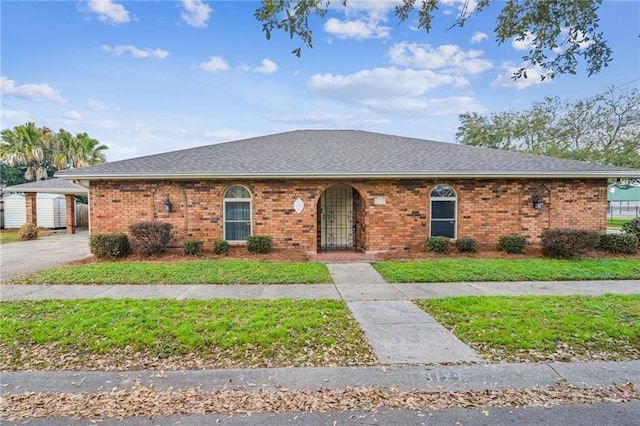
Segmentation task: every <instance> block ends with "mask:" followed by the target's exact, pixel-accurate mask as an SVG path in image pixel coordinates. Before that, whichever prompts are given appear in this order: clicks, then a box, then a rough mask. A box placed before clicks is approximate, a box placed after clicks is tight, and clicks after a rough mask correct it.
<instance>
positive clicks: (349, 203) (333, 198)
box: [319, 185, 359, 251]
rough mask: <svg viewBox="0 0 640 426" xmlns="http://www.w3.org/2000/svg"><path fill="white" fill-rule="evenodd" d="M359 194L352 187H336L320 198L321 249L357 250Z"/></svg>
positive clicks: (325, 192) (329, 189) (326, 191)
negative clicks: (356, 213) (357, 204)
mask: <svg viewBox="0 0 640 426" xmlns="http://www.w3.org/2000/svg"><path fill="white" fill-rule="evenodd" d="M358 199H359V196H358V193H357V192H356V191H355V190H354V189H353V188H352V187H350V186H347V185H336V186H332V187H331V188H328V189H327V190H325V191H324V192H323V194H322V197H320V209H319V210H320V211H319V213H320V249H321V250H324V251H327V250H351V249H355V248H357V241H356V226H355V225H356V224H357V220H356V215H355V212H356V211H357V210H356V209H354V201H357V200H358Z"/></svg>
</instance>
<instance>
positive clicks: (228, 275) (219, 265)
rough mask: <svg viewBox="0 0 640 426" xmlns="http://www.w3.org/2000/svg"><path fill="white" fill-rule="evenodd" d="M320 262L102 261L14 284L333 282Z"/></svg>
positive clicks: (38, 274)
mask: <svg viewBox="0 0 640 426" xmlns="http://www.w3.org/2000/svg"><path fill="white" fill-rule="evenodd" d="M330 282H332V280H331V275H330V274H329V271H328V269H327V267H326V266H325V265H324V264H321V263H311V262H308V263H276V262H255V261H236V260H201V261H193V262H178V263H168V262H100V263H91V264H87V265H77V266H67V267H58V268H51V269H47V270H44V271H40V272H36V273H33V274H31V275H27V276H25V277H22V278H17V279H15V280H13V283H14V284H262V283H269V284H292V283H301V284H307V283H330Z"/></svg>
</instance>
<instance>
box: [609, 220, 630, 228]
mask: <svg viewBox="0 0 640 426" xmlns="http://www.w3.org/2000/svg"><path fill="white" fill-rule="evenodd" d="M630 220H631V219H629V218H627V219H607V226H608V227H611V228H622V225H624V224H625V223H627V222H629V221H630Z"/></svg>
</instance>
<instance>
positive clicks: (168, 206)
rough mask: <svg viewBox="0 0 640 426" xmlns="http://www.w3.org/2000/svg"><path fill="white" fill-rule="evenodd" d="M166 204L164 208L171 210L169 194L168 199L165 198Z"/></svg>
mask: <svg viewBox="0 0 640 426" xmlns="http://www.w3.org/2000/svg"><path fill="white" fill-rule="evenodd" d="M162 204H163V205H164V210H165V211H166V212H171V201H169V197H168V196H167V199H166V200H164V202H163V203H162Z"/></svg>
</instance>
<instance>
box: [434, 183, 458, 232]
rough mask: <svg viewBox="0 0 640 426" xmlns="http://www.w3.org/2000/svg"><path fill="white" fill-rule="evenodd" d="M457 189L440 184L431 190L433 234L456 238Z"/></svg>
mask: <svg viewBox="0 0 640 426" xmlns="http://www.w3.org/2000/svg"><path fill="white" fill-rule="evenodd" d="M457 201H458V198H457V196H456V191H455V190H454V189H453V188H452V187H450V186H449V185H438V186H436V187H435V188H433V190H432V191H431V209H430V210H431V227H430V231H431V234H430V235H431V236H432V237H440V236H442V237H447V238H452V239H455V238H456V212H457Z"/></svg>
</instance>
